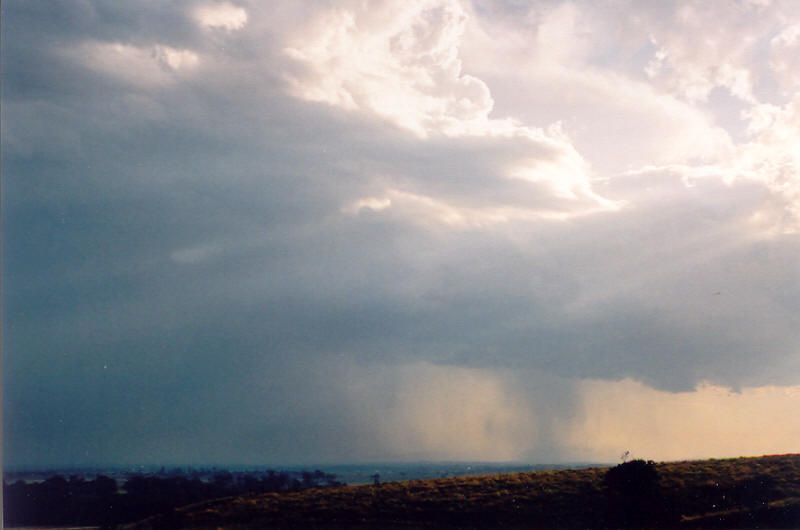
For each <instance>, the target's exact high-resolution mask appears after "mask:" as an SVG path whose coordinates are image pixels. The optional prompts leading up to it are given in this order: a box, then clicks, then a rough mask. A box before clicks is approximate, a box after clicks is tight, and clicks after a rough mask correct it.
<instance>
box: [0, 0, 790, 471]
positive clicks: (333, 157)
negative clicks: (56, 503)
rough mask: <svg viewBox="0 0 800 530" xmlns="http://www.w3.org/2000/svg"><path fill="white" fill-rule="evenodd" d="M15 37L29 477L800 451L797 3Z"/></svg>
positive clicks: (486, 6)
mask: <svg viewBox="0 0 800 530" xmlns="http://www.w3.org/2000/svg"><path fill="white" fill-rule="evenodd" d="M0 9H2V20H3V28H2V236H3V237H2V331H3V332H2V346H3V352H2V353H3V357H2V383H3V385H2V391H3V462H4V463H5V465H7V466H15V467H24V466H80V465H87V464H123V465H127V464H151V463H152V464H161V463H168V464H172V463H174V464H209V463H214V464H264V465H284V464H303V463H308V464H311V463H343V462H375V461H420V460H451V461H455V460H470V461H527V462H574V461H594V462H615V461H617V462H618V461H619V458H620V455H621V454H623V453H624V452H625V451H630V452H631V454H632V455H633V456H634V457H640V458H648V459H655V460H680V459H689V458H706V457H728V456H740V455H760V454H772V453H787V452H799V451H800V445H798V443H800V442H799V440H800V415H798V414H797V410H800V11H798V9H797V4H796V3H795V2H794V1H793V0H786V1H781V0H773V1H770V0H736V1H734V0H720V1H715V2H700V1H696V2H692V1H682V0H680V1H678V0H676V1H664V2H638V1H625V0H612V1H603V2H599V1H578V0H574V1H519V0H492V1H490V0H472V1H469V0H411V1H409V0H371V1H370V2H363V1H356V0H328V1H314V2H312V1H308V2H295V1H290V0H277V1H273V2H257V1H255V0H253V1H247V0H242V1H238V0H237V1H233V0H231V1H223V2H213V1H207V0H187V1H181V2H161V1H141V2H101V1H91V0H74V1H69V2H57V3H52V2H45V1H36V0H30V1H29V0H26V1H23V0H10V1H6V2H3V3H2V7H1V8H0Z"/></svg>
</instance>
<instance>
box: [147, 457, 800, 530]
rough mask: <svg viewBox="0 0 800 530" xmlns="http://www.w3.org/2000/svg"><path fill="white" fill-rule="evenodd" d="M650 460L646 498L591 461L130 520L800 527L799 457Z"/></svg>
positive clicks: (226, 502)
mask: <svg viewBox="0 0 800 530" xmlns="http://www.w3.org/2000/svg"><path fill="white" fill-rule="evenodd" d="M641 463H642V464H644V463H643V462H641ZM647 467H648V468H649V469H652V470H655V474H654V476H655V477H656V478H655V483H654V485H653V489H652V491H650V493H648V495H649V497H647V498H646V499H645V498H644V497H641V495H640V490H642V491H643V489H644V486H642V487H640V485H638V484H636V483H635V482H636V480H639V479H637V478H635V477H634V479H633V482H630V481H628V482H626V484H627V486H625V487H628V489H627V490H626V489H624V488H623V490H619V489H615V488H617V486H614V485H613V484H612V483H611V482H609V481H604V477H605V476H606V473H607V472H608V470H609V468H591V469H580V470H564V471H542V472H533V473H515V474H507V475H494V476H481V477H459V478H451V479H436V480H415V481H409V482H393V483H386V484H381V485H379V486H375V485H368V486H345V487H339V488H330V489H313V490H307V491H302V492H294V493H272V494H261V495H254V496H244V497H235V498H226V499H219V500H214V501H209V502H204V503H199V504H196V505H192V506H187V507H184V508H181V509H178V510H175V511H173V512H172V513H170V514H167V515H163V516H159V517H156V518H151V519H149V520H147V521H143V522H141V523H138V524H137V525H133V526H132V528H138V529H145V528H168V527H181V528H219V527H223V528H497V527H504V528H602V527H607V526H615V525H620V524H623V525H624V524H626V523H625V518H624V517H623V518H622V519H620V518H619V517H620V509H622V510H623V511H624V510H627V509H630V510H635V509H640V508H641V506H642V505H643V503H645V504H646V503H649V504H646V505H647V510H649V511H648V513H647V515H646V518H647V520H646V522H645V523H641V522H640V523H630V521H628V523H627V524H629V525H630V524H633V525H634V526H636V525H642V524H643V525H644V526H648V527H686V528H734V527H738V528H756V527H760V528H777V527H783V528H788V527H800V455H776V456H764V457H755V458H735V459H724V460H702V461H689V462H671V463H660V464H652V465H650V466H647ZM626 480H628V479H627V478H626ZM642 499H644V500H642ZM623 516H624V514H623ZM620 521H622V522H620Z"/></svg>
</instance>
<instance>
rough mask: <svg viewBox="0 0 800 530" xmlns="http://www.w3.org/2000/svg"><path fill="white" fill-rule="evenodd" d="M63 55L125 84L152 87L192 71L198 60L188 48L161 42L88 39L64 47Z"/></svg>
mask: <svg viewBox="0 0 800 530" xmlns="http://www.w3.org/2000/svg"><path fill="white" fill-rule="evenodd" d="M66 54H67V55H68V56H70V57H71V58H72V59H73V60H76V61H78V62H81V63H83V64H85V65H86V66H88V67H90V68H92V69H94V70H98V71H100V72H103V73H105V74H107V75H110V76H112V77H115V78H118V79H120V80H122V81H125V82H126V83H130V84H132V85H138V86H142V87H153V88H155V87H159V86H163V85H164V84H167V83H171V82H174V81H175V80H177V79H178V78H179V76H180V75H182V74H184V73H188V72H191V71H193V70H195V69H196V68H197V66H198V65H199V63H200V57H199V56H198V55H197V54H196V53H195V52H193V51H192V50H188V49H179V48H173V47H170V46H165V45H162V44H155V45H151V46H133V45H130V44H122V43H119V42H98V41H89V42H84V43H83V44H81V45H79V46H78V47H77V48H74V49H71V50H67V51H66Z"/></svg>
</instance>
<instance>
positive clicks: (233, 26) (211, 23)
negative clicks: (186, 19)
mask: <svg viewBox="0 0 800 530" xmlns="http://www.w3.org/2000/svg"><path fill="white" fill-rule="evenodd" d="M192 14H193V15H194V18H195V20H196V21H197V23H198V24H200V26H202V27H204V28H220V29H225V30H228V31H233V30H237V29H242V28H243V27H244V26H245V24H247V18H248V17H247V11H246V10H245V9H244V8H242V7H239V6H236V5H233V4H231V3H228V2H222V3H218V4H207V5H200V6H197V7H195V9H194V11H193V13H192Z"/></svg>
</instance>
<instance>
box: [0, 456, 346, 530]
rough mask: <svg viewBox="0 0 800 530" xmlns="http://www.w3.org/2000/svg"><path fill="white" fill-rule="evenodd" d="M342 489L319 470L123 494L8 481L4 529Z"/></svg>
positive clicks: (76, 482) (92, 522)
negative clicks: (252, 496) (284, 493)
mask: <svg viewBox="0 0 800 530" xmlns="http://www.w3.org/2000/svg"><path fill="white" fill-rule="evenodd" d="M339 485H341V483H340V482H339V481H337V480H336V476H335V475H332V474H329V473H323V472H322V471H319V470H317V471H314V472H308V471H303V472H301V473H292V474H290V473H287V472H277V471H266V472H261V473H257V474H249V473H236V474H232V473H230V472H219V473H216V474H215V475H213V477H211V480H200V478H198V477H197V476H194V477H189V476H174V477H168V478H162V477H159V476H153V475H135V476H132V477H130V478H129V479H128V480H127V481H125V483H124V484H123V486H122V489H121V490H120V489H119V488H118V486H117V481H115V480H114V479H112V478H110V477H107V476H103V475H100V476H98V477H96V478H95V479H93V480H86V479H84V478H81V477H78V476H71V477H69V478H64V477H63V476H60V475H56V476H53V477H50V478H48V479H47V480H44V481H42V482H35V483H26V482H24V481H21V480H19V481H17V482H14V483H13V484H8V483H6V482H5V480H4V481H3V504H4V510H3V524H4V525H5V526H63V525H82V526H113V525H116V524H121V523H128V522H134V521H138V520H141V519H144V518H147V517H150V516H152V515H157V514H161V513H166V512H169V511H170V510H172V509H173V508H176V507H178V506H184V505H187V504H192V503H195V502H200V501H204V500H209V499H215V498H220V497H229V496H238V495H246V494H252V493H268V492H282V491H298V490H303V489H308V488H317V487H328V486H339Z"/></svg>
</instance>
